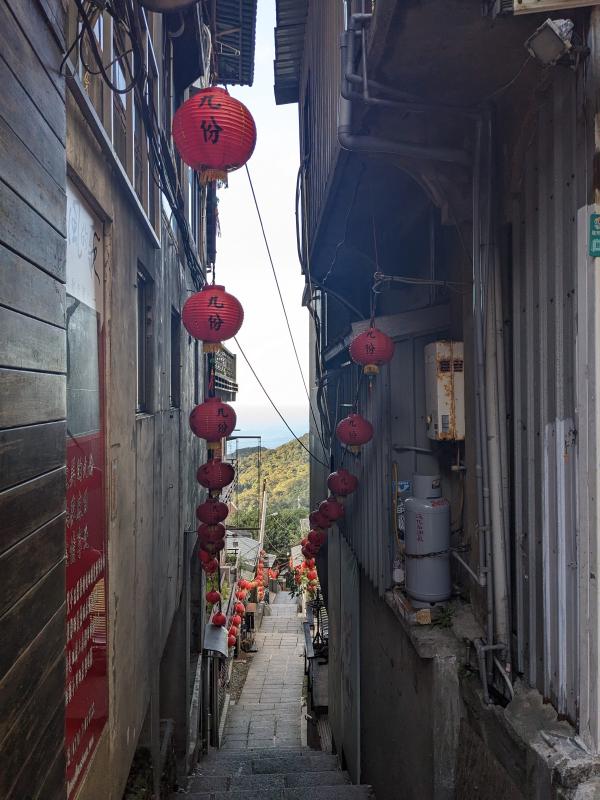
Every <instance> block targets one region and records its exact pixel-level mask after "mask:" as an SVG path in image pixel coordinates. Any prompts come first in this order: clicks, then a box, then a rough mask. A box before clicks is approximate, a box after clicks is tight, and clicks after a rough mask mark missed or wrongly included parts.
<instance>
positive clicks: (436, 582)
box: [404, 475, 452, 603]
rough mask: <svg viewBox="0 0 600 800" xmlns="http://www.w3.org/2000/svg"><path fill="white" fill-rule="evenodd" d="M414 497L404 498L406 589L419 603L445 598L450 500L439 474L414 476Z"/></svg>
mask: <svg viewBox="0 0 600 800" xmlns="http://www.w3.org/2000/svg"><path fill="white" fill-rule="evenodd" d="M413 495H414V496H413V497H409V498H408V499H407V500H406V501H405V510H404V513H405V522H406V531H405V556H406V592H407V594H408V595H409V596H410V597H411V598H413V599H414V600H417V601H419V602H420V603H439V602H441V601H442V600H448V598H449V597H450V595H451V592H452V583H451V579H450V503H449V502H448V501H447V500H446V498H445V497H442V488H441V485H440V477H439V475H415V476H414V480H413Z"/></svg>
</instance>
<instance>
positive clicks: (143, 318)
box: [135, 269, 152, 412]
mask: <svg viewBox="0 0 600 800" xmlns="http://www.w3.org/2000/svg"><path fill="white" fill-rule="evenodd" d="M136 292H137V296H136V315H135V328H136V341H137V393H136V411H138V412H144V411H149V410H150V378H151V369H150V365H151V362H150V358H151V343H152V340H151V336H152V327H151V323H152V316H151V312H152V281H151V280H150V278H149V277H148V275H147V273H146V272H145V271H143V270H142V269H138V272H137V283H136Z"/></svg>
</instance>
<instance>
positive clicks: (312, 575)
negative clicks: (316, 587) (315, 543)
mask: <svg viewBox="0 0 600 800" xmlns="http://www.w3.org/2000/svg"><path fill="white" fill-rule="evenodd" d="M306 577H307V578H308V580H309V581H316V580H318V578H319V576H318V575H317V571H316V569H311V570H310V572H309V573H308V574H307V576H306Z"/></svg>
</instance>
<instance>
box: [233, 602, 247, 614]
mask: <svg viewBox="0 0 600 800" xmlns="http://www.w3.org/2000/svg"><path fill="white" fill-rule="evenodd" d="M233 610H234V611H235V612H236V613H237V614H245V613H246V606H245V605H244V604H243V603H236V604H235V605H234V607H233Z"/></svg>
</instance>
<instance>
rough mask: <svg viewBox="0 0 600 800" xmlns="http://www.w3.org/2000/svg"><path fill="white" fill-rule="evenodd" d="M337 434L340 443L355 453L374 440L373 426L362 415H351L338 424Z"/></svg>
mask: <svg viewBox="0 0 600 800" xmlns="http://www.w3.org/2000/svg"><path fill="white" fill-rule="evenodd" d="M335 432H336V435H337V437H338V439H339V440H340V442H341V443H342V444H344V445H346V447H347V448H348V450H350V451H351V452H354V453H357V452H359V451H360V448H361V447H362V445H363V444H366V443H367V442H370V441H371V439H372V438H373V426H372V425H371V423H370V422H369V421H368V420H367V419H365V418H364V417H361V415H360V414H349V415H348V416H347V417H345V418H344V419H343V420H341V421H340V422H338V424H337V427H336V429H335Z"/></svg>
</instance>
